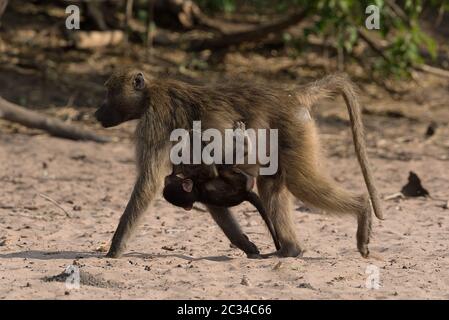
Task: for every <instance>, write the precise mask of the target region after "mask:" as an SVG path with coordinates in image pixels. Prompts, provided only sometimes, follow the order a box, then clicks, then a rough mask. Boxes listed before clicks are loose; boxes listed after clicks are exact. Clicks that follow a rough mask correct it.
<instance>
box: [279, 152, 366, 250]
mask: <svg viewBox="0 0 449 320" xmlns="http://www.w3.org/2000/svg"><path fill="white" fill-rule="evenodd" d="M302 160H303V161H302V162H301V165H300V166H297V167H296V168H291V170H290V171H289V175H288V177H287V187H288V189H289V190H290V192H291V193H292V194H293V195H294V196H295V197H297V198H298V199H300V200H301V201H303V202H304V203H306V204H310V205H312V206H313V207H317V208H321V209H324V210H326V211H329V212H332V213H342V214H343V213H347V214H353V215H355V216H356V217H357V224H358V226H357V248H358V250H359V252H360V254H361V255H362V256H363V257H367V256H368V254H369V250H368V243H369V238H370V234H371V206H370V202H369V200H368V199H369V198H368V195H365V194H355V193H352V192H348V191H346V190H344V189H342V188H341V187H340V186H338V185H336V184H335V182H333V180H332V178H331V177H330V176H328V175H326V174H325V173H323V171H322V170H320V169H319V168H318V167H317V166H316V164H315V163H308V162H305V161H304V159H302Z"/></svg>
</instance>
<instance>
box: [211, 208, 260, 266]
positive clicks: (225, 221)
mask: <svg viewBox="0 0 449 320" xmlns="http://www.w3.org/2000/svg"><path fill="white" fill-rule="evenodd" d="M207 208H208V209H209V212H210V214H211V216H212V218H213V219H214V220H215V222H216V223H217V224H218V226H219V227H220V228H221V230H223V232H224V234H225V235H226V237H228V239H229V240H230V241H231V243H232V244H233V245H235V246H236V247H237V248H239V249H240V250H242V251H243V252H245V253H246V255H247V256H248V258H260V254H259V249H258V248H257V246H256V245H255V244H254V243H252V242H251V241H250V240H249V239H248V237H247V236H246V234H244V233H243V231H242V229H240V226H239V224H238V222H237V221H236V220H235V218H234V216H233V215H232V213H231V211H230V210H229V209H228V208H222V207H215V206H207Z"/></svg>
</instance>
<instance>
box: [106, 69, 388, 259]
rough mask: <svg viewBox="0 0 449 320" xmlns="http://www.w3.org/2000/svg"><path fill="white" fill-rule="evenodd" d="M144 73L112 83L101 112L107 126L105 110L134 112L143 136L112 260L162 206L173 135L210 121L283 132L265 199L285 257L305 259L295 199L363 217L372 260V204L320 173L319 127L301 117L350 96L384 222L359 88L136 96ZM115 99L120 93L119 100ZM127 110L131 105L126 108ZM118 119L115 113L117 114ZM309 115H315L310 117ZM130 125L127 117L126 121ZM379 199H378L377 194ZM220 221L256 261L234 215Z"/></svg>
mask: <svg viewBox="0 0 449 320" xmlns="http://www.w3.org/2000/svg"><path fill="white" fill-rule="evenodd" d="M136 73H137V72H136V71H132V70H127V71H124V72H120V73H117V74H115V75H113V76H112V77H111V79H110V80H109V81H108V84H107V86H108V88H109V90H108V97H113V96H115V97H116V100H117V101H119V102H120V103H118V104H117V103H115V100H114V99H113V98H110V99H109V101H108V102H107V103H106V104H105V105H104V106H103V107H102V108H100V109H101V112H100V110H99V111H97V112H98V113H99V114H100V115H101V116H99V117H97V118H99V120H100V121H102V123H103V120H104V117H105V116H104V115H105V114H108V111H105V110H111V109H112V110H114V109H119V110H120V113H121V114H125V115H126V114H127V113H126V111H125V112H124V110H125V109H126V108H129V110H131V114H132V115H133V117H135V116H136V115H140V121H139V124H138V126H137V129H136V146H137V148H136V152H137V164H138V171H139V172H138V179H137V182H136V186H135V188H134V191H133V194H132V196H131V199H130V201H129V203H128V206H127V208H126V210H125V213H124V214H123V216H122V218H121V219H120V223H119V226H118V228H117V231H116V233H115V235H114V238H113V240H112V245H111V249H110V251H109V253H108V256H110V257H118V256H120V254H121V253H122V252H123V249H124V247H125V243H126V240H127V239H128V238H129V235H130V234H131V231H132V229H133V228H134V227H135V225H136V222H137V221H138V218H139V217H140V216H141V215H142V213H143V211H144V210H145V208H146V207H147V206H148V204H149V203H150V202H151V201H152V200H153V199H154V197H155V195H156V193H157V192H159V190H160V186H161V185H162V181H163V177H164V176H165V175H166V174H167V173H168V170H169V169H168V168H169V159H168V158H169V148H170V147H171V143H170V141H169V135H170V132H171V131H172V130H173V129H175V128H184V129H191V126H192V122H193V121H194V120H201V121H202V128H203V129H207V128H216V129H220V130H224V129H226V128H232V127H233V124H234V123H235V122H236V121H243V122H245V123H246V124H247V128H254V129H270V128H273V129H278V130H279V141H278V143H279V144H278V149H279V170H278V172H277V173H276V174H275V175H273V176H260V177H258V180H257V185H258V190H259V195H260V198H261V200H262V202H263V205H264V207H265V208H266V210H267V214H268V216H269V217H270V219H271V221H272V223H273V225H274V228H275V231H276V233H277V235H278V237H279V241H280V244H281V249H280V250H279V251H278V252H277V254H279V255H281V256H297V255H299V254H301V252H302V250H301V247H300V246H299V244H298V241H297V238H296V233H295V230H294V225H293V222H292V217H291V210H290V203H291V195H292V194H293V195H294V196H295V197H297V198H299V199H300V200H302V201H304V202H306V203H309V204H311V205H314V206H316V207H320V208H323V209H326V210H329V211H333V212H337V213H350V214H353V215H354V216H356V217H357V221H358V231H357V245H358V249H359V251H360V253H361V254H362V255H363V256H367V255H368V252H369V251H368V242H369V236H370V230H371V207H370V203H369V200H368V196H367V195H365V194H355V193H352V192H348V191H346V190H344V189H342V188H340V187H339V186H338V185H336V184H335V182H334V181H333V180H332V179H331V178H330V176H329V175H328V174H326V173H324V172H325V171H323V169H322V168H321V167H320V155H319V144H318V139H317V133H316V128H315V124H314V122H313V120H312V119H311V118H308V117H304V114H303V115H302V116H300V114H299V112H300V111H301V110H302V108H307V107H310V105H311V104H313V103H314V102H315V101H316V100H318V99H321V98H323V97H326V96H328V95H329V94H330V93H334V92H337V93H343V95H344V97H345V100H346V103H347V105H348V110H349V111H350V116H351V125H352V131H353V134H354V141H355V146H356V152H357V155H358V158H359V161H360V164H361V166H362V171H363V173H364V177H365V180H366V182H367V185H368V189H369V191H370V194H371V200H372V202H373V205H374V208H375V212H376V214H377V216H378V217H381V216H382V215H381V211H380V206H379V201H378V196H377V192H375V188H374V184H373V181H372V176H371V173H370V171H369V167H368V163H367V161H366V153H365V146H364V143H363V130H362V123H361V120H360V110H359V107H358V103H357V100H356V96H355V94H354V90H353V85H352V84H351V83H350V81H349V80H347V79H346V78H345V77H341V76H331V77H327V78H324V79H323V80H321V81H319V82H316V83H314V84H311V85H309V86H306V87H303V88H302V90H299V91H298V92H292V91H287V90H283V89H274V88H270V87H266V86H256V85H254V84H251V83H246V82H242V81H239V82H233V83H225V84H218V85H207V86H200V85H192V84H188V83H184V82H179V81H175V80H170V79H159V80H157V81H155V82H153V83H146V86H145V88H144V89H143V90H142V91H141V92H139V93H136V92H135V90H133V88H132V86H131V87H130V85H129V83H131V81H132V79H133V77H135V75H136ZM111 91H112V92H111ZM125 102H126V103H125ZM112 112H114V111H112ZM306 114H307V113H306ZM128 119H129V116H124V117H123V121H126V120H128ZM373 191H374V192H373ZM209 209H210V211H211V214H212V216H213V218H214V219H215V221H217V223H218V224H219V225H220V227H221V228H222V230H223V231H224V232H225V234H226V235H227V236H228V237H229V238H230V240H231V242H232V243H234V244H235V245H236V246H238V247H239V248H240V249H242V250H243V251H245V252H246V253H247V254H248V255H257V254H258V250H257V247H255V246H254V244H252V243H251V242H250V241H249V240H248V238H247V237H246V236H245V235H244V234H243V233H242V232H241V230H240V228H239V227H238V224H237V223H236V222H235V220H234V219H233V217H232V216H231V215H229V216H228V213H229V211H228V210H227V209H223V208H218V207H212V206H209Z"/></svg>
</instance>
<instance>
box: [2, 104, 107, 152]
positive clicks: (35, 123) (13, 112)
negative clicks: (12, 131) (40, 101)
mask: <svg viewBox="0 0 449 320" xmlns="http://www.w3.org/2000/svg"><path fill="white" fill-rule="evenodd" d="M0 118H2V119H5V120H8V121H11V122H16V123H19V124H21V125H23V126H25V127H28V128H35V129H41V130H44V131H46V132H48V133H49V134H51V135H53V136H55V137H60V138H65V139H71V140H90V141H95V142H102V143H104V142H109V141H111V140H112V139H111V138H108V137H102V136H99V135H97V134H96V133H94V132H92V131H89V130H85V129H82V128H78V127H76V126H74V125H70V124H67V123H64V122H63V121H61V120H59V119H55V118H52V117H49V116H45V115H42V114H39V113H38V112H35V111H31V110H27V109H25V108H23V107H21V106H18V105H16V104H14V103H11V102H8V101H6V100H5V99H3V98H1V97H0Z"/></svg>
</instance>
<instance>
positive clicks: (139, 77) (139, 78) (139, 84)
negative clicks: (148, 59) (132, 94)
mask: <svg viewBox="0 0 449 320" xmlns="http://www.w3.org/2000/svg"><path fill="white" fill-rule="evenodd" d="M133 88H134V89H135V90H143V89H144V88H145V77H144V76H143V73H142V72H139V73H137V74H136V75H135V76H134V79H133Z"/></svg>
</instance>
